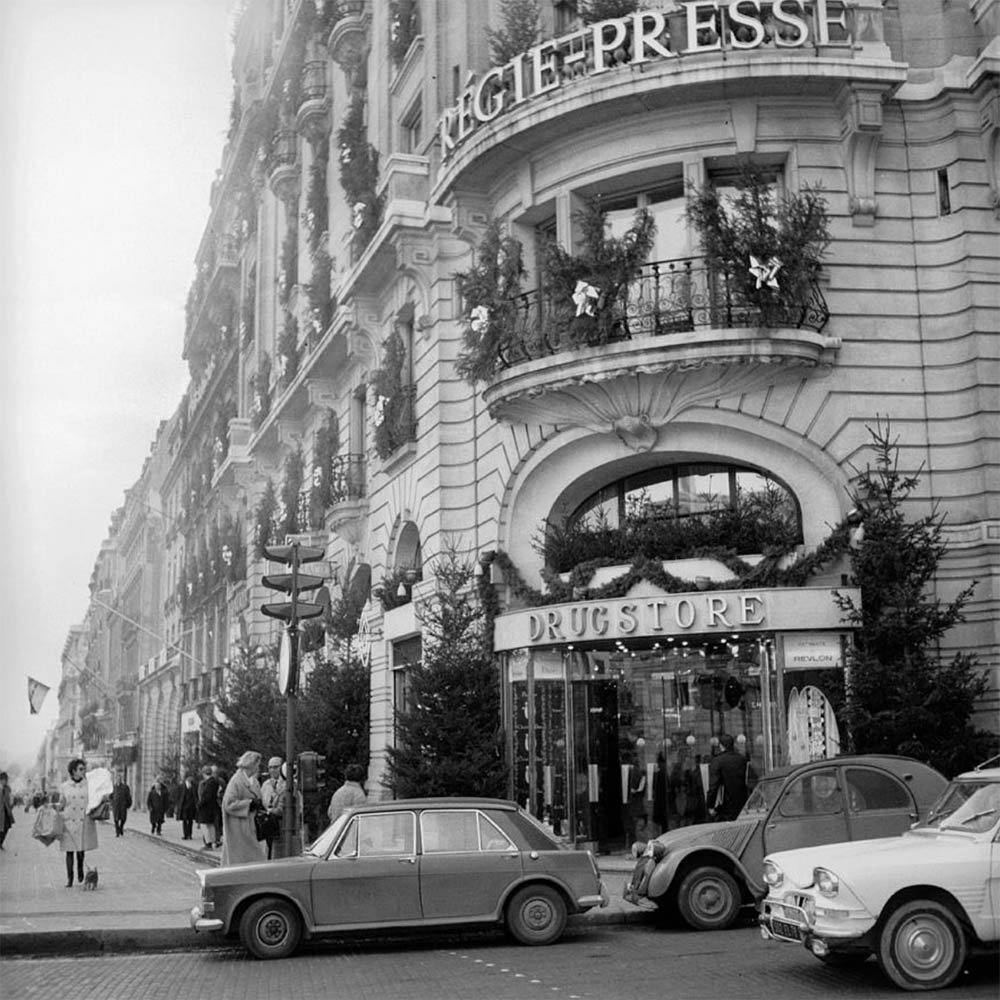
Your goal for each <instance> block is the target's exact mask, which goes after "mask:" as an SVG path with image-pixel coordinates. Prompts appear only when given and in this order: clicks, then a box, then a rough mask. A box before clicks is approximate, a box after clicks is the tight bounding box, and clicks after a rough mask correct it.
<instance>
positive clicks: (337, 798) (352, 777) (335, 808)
mask: <svg viewBox="0 0 1000 1000" xmlns="http://www.w3.org/2000/svg"><path fill="white" fill-rule="evenodd" d="M364 779H365V769H364V768H363V767H362V766H361V765H360V764H348V765H347V768H346V770H345V771H344V783H343V784H342V785H341V786H340V788H338V789H337V790H336V791H335V792H334V793H333V795H332V796H331V797H330V807H329V809H327V815H328V816H329V817H330V822H331V823H332V822H333V821H334V820H335V819H336V818H337V817H338V816H339V815H340V814H341V813H345V812H347V810H348V809H353V808H354V806H359V805H361V803H362V802H365V801H367V799H368V796H367V795H365V790H364V788H362V787H361V782H362V781H364Z"/></svg>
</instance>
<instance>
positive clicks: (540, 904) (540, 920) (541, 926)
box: [507, 885, 566, 944]
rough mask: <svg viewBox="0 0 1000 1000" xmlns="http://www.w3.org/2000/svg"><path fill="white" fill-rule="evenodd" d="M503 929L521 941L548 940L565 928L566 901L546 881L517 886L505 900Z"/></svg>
mask: <svg viewBox="0 0 1000 1000" xmlns="http://www.w3.org/2000/svg"><path fill="white" fill-rule="evenodd" d="M507 929H508V930H509V931H510V933H511V934H512V935H513V936H514V937H515V938H516V939H517V940H518V941H520V942H521V944H552V943H553V942H554V941H558V940H559V938H561V937H562V933H563V931H564V930H565V929H566V902H565V900H564V899H563V898H562V896H561V895H560V893H559V892H558V891H557V890H556V889H553V888H552V887H551V886H548V885H529V886H525V887H524V888H523V889H518V891H517V892H515V893H514V895H513V896H511V898H510V902H509V903H508V904H507Z"/></svg>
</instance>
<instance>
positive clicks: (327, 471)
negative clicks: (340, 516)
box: [309, 410, 340, 531]
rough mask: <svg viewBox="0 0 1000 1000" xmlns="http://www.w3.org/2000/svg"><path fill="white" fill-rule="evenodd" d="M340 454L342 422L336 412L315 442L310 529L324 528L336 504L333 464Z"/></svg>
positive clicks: (317, 434) (318, 432) (311, 483)
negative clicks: (327, 516)
mask: <svg viewBox="0 0 1000 1000" xmlns="http://www.w3.org/2000/svg"><path fill="white" fill-rule="evenodd" d="M339 452H340V420H339V418H338V417H337V414H336V412H335V411H334V410H329V411H328V412H327V416H326V420H325V421H324V422H323V423H322V425H321V426H320V428H319V430H318V431H317V432H316V438H315V440H314V442H313V460H312V476H311V479H310V492H309V527H310V528H311V529H312V530H313V531H319V530H321V529H322V528H323V527H324V521H325V518H326V512H327V511H328V510H329V509H330V507H331V506H332V505H333V503H334V494H333V463H334V461H335V459H336V458H337V455H338V454H339Z"/></svg>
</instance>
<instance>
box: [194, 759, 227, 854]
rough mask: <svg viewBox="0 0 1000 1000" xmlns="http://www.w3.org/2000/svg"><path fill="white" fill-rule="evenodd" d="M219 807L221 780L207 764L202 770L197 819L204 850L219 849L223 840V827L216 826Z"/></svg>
mask: <svg viewBox="0 0 1000 1000" xmlns="http://www.w3.org/2000/svg"><path fill="white" fill-rule="evenodd" d="M218 806H219V779H218V778H217V777H216V776H215V771H214V770H213V768H211V767H209V766H208V765H207V764H206V765H205V766H204V767H203V768H202V770H201V781H200V782H199V783H198V810H197V812H196V813H195V819H196V820H197V821H198V826H200V827H201V836H202V839H203V840H204V842H205V846H204V847H203V848H202V850H204V851H207V850H208V849H209V848H212V847H218V841H219V840H220V839H221V838H222V825H221V824H220V825H218V826H216V821H217V817H216V810H217V809H218Z"/></svg>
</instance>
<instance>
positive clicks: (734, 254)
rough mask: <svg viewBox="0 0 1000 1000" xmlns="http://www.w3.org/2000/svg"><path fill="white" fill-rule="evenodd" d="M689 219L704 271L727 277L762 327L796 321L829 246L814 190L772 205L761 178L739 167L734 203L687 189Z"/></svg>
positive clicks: (709, 189) (709, 191) (713, 192)
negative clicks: (698, 239) (701, 252)
mask: <svg viewBox="0 0 1000 1000" xmlns="http://www.w3.org/2000/svg"><path fill="white" fill-rule="evenodd" d="M687 218H688V220H689V221H690V222H691V224H692V225H693V226H694V228H695V229H696V230H697V231H698V234H699V236H700V237H701V242H702V246H703V248H704V251H705V257H706V260H707V262H708V265H709V267H710V268H713V269H714V270H715V271H716V272H717V273H718V274H720V275H723V276H725V279H726V282H727V284H728V286H729V289H730V293H731V294H733V295H734V296H735V297H736V299H737V301H742V302H745V303H746V304H747V305H748V306H749V308H750V309H751V310H752V311H753V314H755V316H756V318H757V319H759V325H760V326H763V327H773V326H780V325H784V323H785V322H787V321H788V320H789V317H790V316H791V318H793V319H794V318H795V317H797V316H800V315H801V313H802V312H803V311H804V309H805V308H806V305H807V304H808V302H809V300H810V295H811V292H812V289H813V287H814V284H815V280H816V275H817V272H818V271H819V267H820V261H821V259H822V257H823V255H824V254H825V252H826V248H827V247H828V246H829V244H830V223H829V216H828V215H827V211H826V201H825V199H824V198H823V197H822V196H821V195H820V194H819V192H818V190H817V189H815V188H810V187H805V188H803V190H802V191H801V192H799V193H785V194H784V195H781V196H780V197H776V196H775V194H774V192H773V190H772V188H771V185H770V184H769V183H768V180H767V178H766V177H765V175H764V174H763V172H762V171H761V170H760V169H759V168H757V167H755V166H753V165H752V164H749V163H744V164H743V165H742V166H741V169H740V174H739V178H738V180H737V182H736V193H735V194H734V195H733V196H731V197H728V198H727V197H726V196H724V195H723V194H722V193H720V192H719V190H718V189H717V188H715V187H713V186H711V185H708V186H706V187H703V188H697V187H692V188H691V190H690V194H689V197H688V203H687ZM749 318H753V317H748V319H749Z"/></svg>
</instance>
